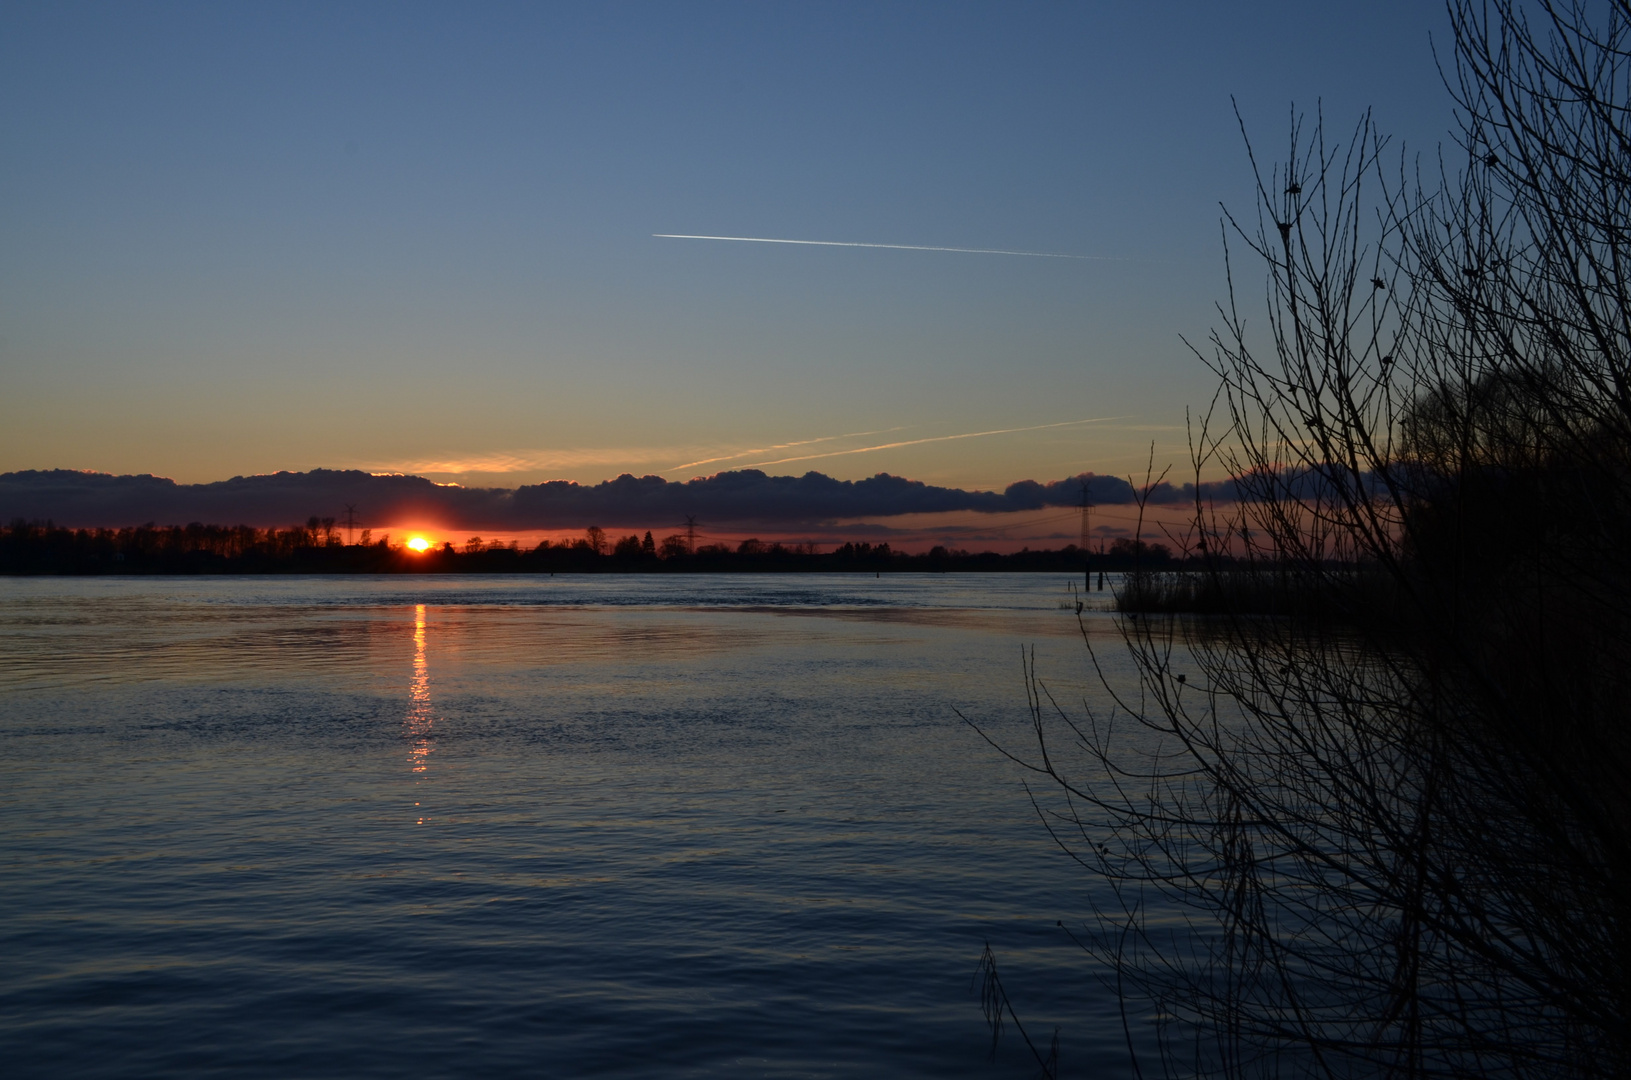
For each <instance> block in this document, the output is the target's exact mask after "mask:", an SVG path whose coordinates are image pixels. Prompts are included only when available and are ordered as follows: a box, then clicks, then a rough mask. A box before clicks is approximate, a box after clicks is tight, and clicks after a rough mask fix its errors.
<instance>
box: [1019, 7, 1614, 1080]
mask: <svg viewBox="0 0 1631 1080" xmlns="http://www.w3.org/2000/svg"><path fill="white" fill-rule="evenodd" d="M1450 15H1451V19H1452V24H1453V29H1454V42H1453V51H1446V52H1445V53H1443V54H1442V56H1441V59H1442V62H1443V64H1444V71H1445V76H1446V81H1447V84H1448V86H1449V88H1450V90H1451V92H1452V95H1453V97H1454V104H1455V107H1456V116H1457V121H1458V138H1457V145H1456V146H1455V147H1453V148H1452V149H1450V150H1447V151H1445V152H1444V154H1443V155H1442V157H1441V158H1440V162H1439V163H1438V164H1437V166H1436V168H1433V169H1432V170H1431V171H1429V168H1428V163H1427V162H1418V161H1416V160H1413V159H1408V158H1405V159H1402V160H1401V159H1400V158H1397V157H1393V156H1390V151H1388V149H1387V146H1386V140H1385V139H1383V138H1382V137H1381V136H1380V135H1379V134H1378V132H1377V131H1376V130H1375V128H1374V127H1373V126H1372V125H1371V123H1370V122H1369V120H1368V118H1367V119H1366V120H1364V121H1363V122H1361V123H1360V124H1359V125H1358V126H1357V128H1356V130H1355V131H1354V133H1353V135H1352V137H1351V138H1349V139H1346V140H1340V141H1328V140H1327V134H1326V131H1325V129H1324V127H1323V125H1322V124H1321V123H1319V122H1318V121H1315V122H1312V123H1310V124H1308V125H1306V126H1302V125H1294V127H1293V130H1292V132H1291V138H1290V140H1289V144H1288V145H1287V147H1286V152H1285V156H1284V157H1283V158H1282V159H1281V161H1280V163H1279V164H1278V165H1274V166H1269V167H1263V168H1260V167H1258V165H1257V164H1256V162H1257V161H1258V160H1259V159H1257V158H1256V157H1255V156H1254V158H1253V162H1254V165H1253V167H1254V169H1256V172H1257V181H1258V206H1257V214H1256V216H1255V220H1253V219H1251V218H1247V217H1230V218H1229V219H1228V226H1229V229H1230V233H1229V235H1230V239H1231V243H1232V246H1233V247H1234V248H1235V249H1236V250H1235V251H1234V252H1232V253H1231V259H1232V261H1231V264H1230V274H1231V292H1230V295H1229V298H1228V300H1227V302H1226V303H1225V304H1223V305H1222V306H1221V307H1220V326H1219V328H1218V329H1217V330H1216V331H1215V332H1214V334H1213V336H1212V338H1211V340H1210V342H1208V343H1207V344H1206V345H1205V346H1202V347H1200V348H1198V349H1197V353H1198V355H1199V356H1200V358H1201V359H1202V360H1203V361H1204V362H1206V363H1208V364H1209V365H1210V366H1211V367H1212V369H1213V370H1214V371H1215V372H1216V373H1217V375H1218V377H1219V383H1220V391H1219V395H1218V398H1217V401H1216V403H1215V406H1214V408H1213V409H1212V410H1211V411H1210V412H1209V413H1205V414H1203V415H1201V416H1199V417H1197V419H1196V422H1195V425H1194V430H1193V446H1194V465H1195V467H1196V469H1197V472H1198V473H1199V472H1200V471H1201V470H1208V471H1214V470H1222V471H1225V472H1227V473H1228V474H1229V475H1231V476H1234V477H1236V478H1237V483H1238V484H1239V485H1240V487H1241V488H1242V489H1243V491H1244V494H1245V497H1244V498H1243V499H1242V501H1240V502H1239V503H1236V504H1233V505H1232V506H1230V507H1221V508H1220V507H1212V506H1208V505H1205V504H1202V503H1197V505H1196V507H1195V516H1194V529H1195V544H1196V546H1197V547H1201V546H1203V545H1204V549H1205V550H1207V551H1210V552H1231V553H1233V555H1234V558H1232V559H1231V560H1229V561H1227V562H1224V561H1223V560H1219V561H1218V562H1216V563H1215V564H1214V565H1213V566H1212V567H1211V569H1210V571H1209V572H1208V573H1207V574H1206V575H1202V576H1200V577H1187V578H1183V579H1176V578H1172V577H1162V576H1158V575H1145V576H1143V577H1142V578H1139V577H1138V576H1137V575H1135V578H1134V581H1135V583H1136V582H1138V581H1142V582H1143V584H1142V585H1137V588H1142V589H1145V593H1146V595H1145V596H1144V597H1143V600H1142V601H1141V600H1140V597H1139V596H1138V595H1137V594H1136V593H1135V594H1133V595H1130V596H1129V597H1128V605H1127V606H1128V607H1129V608H1133V607H1139V606H1141V604H1142V606H1143V609H1144V610H1145V611H1149V610H1151V609H1152V608H1154V609H1159V608H1162V607H1164V608H1165V609H1166V610H1168V611H1179V610H1190V611H1195V610H1200V611H1206V612H1210V613H1211V614H1210V615H1209V616H1208V617H1207V619H1205V620H1204V626H1205V632H1204V633H1195V632H1192V631H1193V630H1194V629H1195V628H1196V626H1197V625H1199V624H1198V623H1196V622H1195V621H1193V620H1192V619H1191V618H1189V617H1186V616H1183V615H1172V616H1170V617H1165V616H1161V617H1151V616H1150V615H1149V614H1142V613H1140V614H1136V615H1135V613H1134V612H1132V611H1131V610H1129V611H1127V613H1126V615H1125V616H1124V618H1123V619H1122V622H1121V625H1122V629H1123V640H1124V644H1125V647H1126V650H1127V654H1126V655H1127V657H1128V659H1129V660H1130V662H1131V664H1132V667H1133V670H1134V671H1135V672H1136V677H1135V678H1133V679H1132V680H1131V681H1130V682H1128V683H1123V682H1120V681H1118V680H1117V679H1116V678H1114V677H1111V676H1110V675H1108V674H1102V673H1105V672H1108V671H1110V670H1111V668H1110V665H1109V664H1107V663H1102V661H1103V660H1105V659H1106V658H1105V657H1104V656H1102V655H1101V654H1095V655H1094V661H1095V663H1096V664H1099V665H1100V671H1101V674H1102V678H1103V680H1104V688H1105V691H1106V697H1105V698H1104V699H1101V701H1102V702H1105V703H1104V704H1101V705H1099V706H1093V705H1092V704H1091V703H1088V702H1083V703H1081V704H1079V705H1074V706H1073V705H1072V704H1071V703H1067V702H1064V701H1056V700H1055V699H1054V698H1053V697H1052V696H1051V695H1050V693H1049V691H1048V688H1047V685H1046V683H1045V681H1044V680H1043V679H1041V678H1039V677H1037V675H1036V673H1035V672H1034V671H1033V672H1031V673H1030V675H1031V686H1032V699H1031V716H1032V721H1033V724H1034V732H1035V739H1036V742H1035V746H1034V747H1033V749H1032V751H1030V752H1028V753H1019V752H1013V754H1012V756H1013V757H1014V759H1015V760H1016V761H1020V762H1021V763H1022V764H1023V765H1024V766H1025V767H1026V768H1028V769H1030V770H1032V771H1033V773H1034V774H1035V776H1036V777H1037V778H1038V779H1039V780H1041V781H1042V783H1041V784H1040V786H1037V785H1033V790H1034V791H1035V793H1036V794H1035V798H1036V803H1037V808H1038V810H1039V812H1040V813H1042V815H1043V817H1044V820H1045V821H1046V822H1047V823H1048V826H1049V828H1050V829H1051V830H1052V831H1053V834H1054V836H1055V837H1056V839H1057V840H1058V841H1059V843H1060V844H1061V845H1062V846H1063V847H1064V848H1065V849H1066V850H1067V851H1069V852H1070V854H1071V855H1072V856H1073V857H1074V858H1076V859H1077V860H1078V861H1079V862H1080V863H1081V864H1082V865H1083V866H1084V867H1085V868H1086V869H1087V870H1089V871H1090V872H1091V873H1093V874H1094V875H1095V876H1097V877H1098V878H1099V879H1100V880H1101V881H1102V882H1103V883H1104V885H1105V888H1104V889H1103V890H1102V891H1100V892H1099V893H1097V894H1096V896H1097V897H1098V901H1097V903H1096V905H1095V906H1094V908H1093V909H1092V911H1091V912H1090V913H1089V915H1088V917H1087V918H1086V919H1085V920H1084V921H1083V922H1082V924H1081V925H1080V927H1079V928H1077V927H1072V928H1069V933H1070V935H1071V938H1072V940H1073V941H1074V942H1075V943H1076V944H1077V945H1079V946H1080V947H1082V948H1083V949H1085V950H1086V951H1087V953H1088V954H1089V955H1090V956H1091V957H1092V958H1093V961H1094V962H1095V963H1097V964H1099V965H1101V967H1100V970H1102V971H1103V972H1104V973H1105V978H1106V980H1107V982H1108V984H1109V985H1111V986H1113V987H1114V988H1115V989H1116V991H1117V992H1118V993H1119V994H1120V995H1121V996H1122V1000H1123V1004H1124V1016H1126V1017H1127V1018H1128V1019H1127V1041H1128V1046H1129V1048H1130V1050H1132V1051H1133V1052H1134V1055H1135V1058H1136V1059H1137V1060H1138V1061H1139V1063H1140V1066H1141V1068H1142V1069H1146V1070H1151V1071H1154V1070H1162V1071H1165V1072H1166V1073H1168V1074H1169V1075H1184V1076H1318V1077H1350V1076H1354V1077H1357V1076H1409V1077H1427V1076H1457V1077H1471V1076H1480V1077H1483V1076H1507V1077H1529V1076H1557V1077H1563V1076H1568V1077H1620V1076H1625V1075H1628V1074H1631V787H1628V785H1627V784H1626V777H1627V775H1631V625H1628V620H1631V571H1628V569H1627V562H1626V552H1627V550H1628V549H1631V4H1628V3H1625V2H1623V0H1616V2H1607V0H1604V2H1584V0H1582V2H1580V3H1567V2H1565V3H1560V4H1551V3H1544V2H1543V3H1539V4H1521V3H1517V2H1516V0H1489V2H1488V3H1486V2H1484V0H1452V2H1451V4H1450ZM1429 178H1431V182H1430V183H1429ZM1242 247H1243V248H1244V249H1245V250H1246V253H1247V255H1248V258H1247V260H1246V264H1249V265H1251V266H1252V267H1254V268H1255V269H1256V270H1257V271H1260V272H1261V273H1262V281H1263V285H1264V292H1263V293H1262V294H1260V295H1261V296H1262V298H1263V301H1264V302H1262V303H1257V304H1252V303H1247V302H1246V299H1245V292H1244V291H1243V290H1241V291H1237V290H1236V288H1235V286H1236V285H1239V284H1240V283H1241V274H1242V266H1243V263H1242V262H1241V261H1240V259H1239V249H1240V248H1242ZM1248 311H1249V312H1250V315H1251V317H1250V318H1248ZM1288 582H1289V583H1291V584H1292V585H1293V586H1294V587H1292V588H1289V589H1287V588H1286V587H1285V583H1288ZM1288 596H1294V597H1300V598H1302V600H1301V602H1299V603H1296V604H1289V605H1287V604H1282V606H1281V607H1280V608H1279V609H1278V610H1277V611H1276V613H1275V614H1274V615H1273V616H1272V617H1264V615H1262V614H1261V610H1262V609H1263V608H1264V607H1272V606H1273V604H1274V603H1275V602H1276V601H1280V600H1284V599H1285V598H1286V597H1288ZM1379 597H1380V598H1381V600H1380V601H1379V600H1378V598H1379ZM1333 616H1335V617H1333ZM1088 644H1089V648H1090V650H1091V649H1092V648H1094V646H1093V644H1092V642H1091V641H1089V642H1088ZM1050 793H1051V794H1050ZM998 952H1000V950H998ZM998 1015H999V1016H1000V1015H1001V1014H1000V1012H999V1013H998ZM1038 1056H1039V1059H1041V1055H1038ZM1043 1066H1044V1071H1049V1072H1051V1071H1053V1067H1054V1063H1053V1062H1052V1061H1051V1060H1045V1061H1043Z"/></svg>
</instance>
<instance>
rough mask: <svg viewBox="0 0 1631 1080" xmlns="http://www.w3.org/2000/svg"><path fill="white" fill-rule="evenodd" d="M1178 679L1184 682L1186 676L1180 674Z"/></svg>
mask: <svg viewBox="0 0 1631 1080" xmlns="http://www.w3.org/2000/svg"><path fill="white" fill-rule="evenodd" d="M1178 681H1179V682H1184V681H1186V680H1185V679H1184V677H1183V676H1182V675H1180V676H1178Z"/></svg>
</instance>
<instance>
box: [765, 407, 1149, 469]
mask: <svg viewBox="0 0 1631 1080" xmlns="http://www.w3.org/2000/svg"><path fill="white" fill-rule="evenodd" d="M1126 418H1127V417H1125V416H1095V417H1093V418H1092V419H1089V420H1061V421H1060V422H1059V423H1057V424H1035V425H1033V426H1031V427H1011V428H995V429H993V430H991V431H969V432H965V433H963V434H961V435H935V436H932V437H931V438H927V439H906V440H904V441H902V442H892V443H880V444H879V445H877V446H863V447H861V448H859V449H857V450H830V451H828V452H827V453H824V454H803V455H801V456H799V457H784V458H776V459H775V460H774V461H755V462H752V463H751V464H747V465H741V466H738V468H742V469H757V468H758V467H760V466H761V465H786V464H787V463H788V462H790V461H814V460H815V459H816V458H827V457H844V456H845V455H848V454H869V453H871V452H872V451H874V450H893V449H895V448H896V447H901V446H918V445H921V444H922V443H932V442H950V441H951V440H953V439H978V438H980V437H981V436H982V435H1010V434H1013V433H1014V432H1016V431H1041V430H1043V429H1044V428H1058V427H1071V426H1072V425H1075V424H1100V423H1103V422H1104V421H1106V420H1125V419H1126Z"/></svg>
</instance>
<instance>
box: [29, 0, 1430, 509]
mask: <svg viewBox="0 0 1631 1080" xmlns="http://www.w3.org/2000/svg"><path fill="white" fill-rule="evenodd" d="M1443 25H1444V18H1443V13H1442V12H1441V10H1440V9H1439V8H1438V7H1437V5H1436V4H1434V3H1432V2H1431V0H1428V2H1421V0H1417V2H1408V3H1405V2H1371V3H1365V4H1335V3H1308V2H1306V0H1304V2H1300V3H1267V2H1261V3H1238V4H1227V3H1174V4H1155V3H1149V4H1128V3H1101V4H1089V3H1070V2H1062V0H1047V2H1039V3H990V4H954V3H946V2H936V3H931V4H887V3H884V4H879V3H866V4H837V3H823V4H771V3H749V4H726V3H708V4H678V3H660V4H642V3H619V4H604V5H600V4H596V5H589V4H572V5H565V4H563V5H544V4H517V5H504V4H480V5H453V4H438V5H430V4H407V3H391V4H384V3H381V4H345V3H327V2H326V3H321V4H297V3H277V4H263V5H258V6H256V5H246V4H196V5H189V4H96V5H84V4H64V3H18V2H10V3H7V4H5V5H0V471H6V470H13V469H27V468H79V469H95V470H101V471H109V472H153V473H157V474H159V475H164V476H170V477H174V478H175V479H177V480H180V481H184V482H192V481H206V480H215V479H222V478H225V477H229V476H232V475H234V474H250V473H263V472H273V471H276V470H280V469H292V470H300V469H307V468H312V467H317V466H325V467H332V468H347V467H359V468H366V469H371V470H374V471H405V472H417V473H421V474H424V475H429V476H432V477H433V478H435V479H439V480H444V481H446V480H458V481H460V482H465V483H472V484H500V485H504V486H514V485H516V484H520V483H531V482H536V481H538V480H542V479H554V478H566V479H574V480H579V481H590V482H592V481H597V480H600V479H603V478H605V477H609V476H613V475H616V474H617V473H620V472H625V471H628V472H634V473H648V472H656V473H662V474H664V475H666V476H668V477H670V478H671V479H683V478H685V477H686V476H690V475H698V474H704V473H709V472H714V471H718V470H719V469H723V468H729V467H734V466H745V465H750V464H760V463H764V462H777V463H776V464H773V465H772V464H764V465H760V467H763V468H765V469H766V471H768V472H772V473H802V472H804V471H806V470H808V469H818V470H820V471H822V472H826V473H828V474H830V475H834V476H838V477H841V478H853V477H861V476H867V475H871V474H873V473H876V472H879V471H885V470H886V471H889V472H894V473H897V474H902V475H907V476H911V477H913V478H916V479H922V480H927V481H930V482H932V483H937V484H949V485H955V486H963V487H985V488H991V487H999V488H1000V487H1001V486H1003V485H1005V484H1007V483H1009V482H1011V481H1014V480H1018V479H1023V478H1037V479H1044V480H1046V479H1053V478H1057V477H1062V476H1067V475H1071V474H1074V473H1076V472H1079V471H1082V470H1087V469H1091V470H1094V471H1097V472H1111V473H1120V474H1124V475H1125V474H1126V473H1128V472H1130V471H1135V470H1136V471H1138V472H1142V468H1143V463H1144V460H1145V457H1146V455H1147V453H1148V445H1149V443H1150V441H1151V440H1152V439H1153V440H1155V441H1156V443H1157V447H1158V454H1159V455H1160V457H1161V460H1163V461H1178V462H1182V461H1183V460H1185V459H1186V454H1185V450H1184V446H1185V441H1184V435H1183V430H1182V425H1183V422H1184V408H1185V406H1186V405H1196V404H1204V402H1205V401H1206V400H1207V398H1209V396H1210V394H1211V389H1212V383H1211V380H1210V378H1209V377H1208V376H1207V374H1206V373H1205V371H1204V369H1203V368H1201V366H1200V365H1199V364H1198V363H1197V362H1196V361H1195V359H1194V358H1193V357H1192V356H1191V355H1190V354H1189V353H1188V352H1187V350H1186V349H1185V348H1184V346H1183V344H1182V342H1181V341H1180V335H1188V336H1190V337H1191V338H1195V339H1198V338H1200V337H1202V336H1204V334H1205V331H1206V329H1207V327H1208V326H1209V325H1210V323H1211V321H1212V304H1213V302H1214V301H1215V300H1216V299H1217V298H1219V297H1220V296H1221V295H1222V260H1221V241H1220V235H1219V227H1218V218H1219V209H1218V204H1219V202H1220V201H1223V202H1227V203H1229V204H1230V205H1232V206H1239V207H1241V208H1243V209H1248V210H1249V209H1250V206H1251V194H1250V188H1249V181H1250V175H1249V172H1248V170H1247V164H1246V160H1245V155H1244V152H1243V150H1242V146H1241V142H1240V137H1239V133H1238V131H1237V129H1236V127H1235V122H1234V119H1233V115H1232V112H1231V106H1230V95H1231V94H1233V95H1235V96H1236V97H1237V98H1238V99H1239V102H1240V106H1241V109H1242V112H1243V113H1244V115H1245V117H1246V120H1247V123H1248V125H1249V127H1250V130H1251V131H1252V133H1253V135H1254V137H1255V138H1256V139H1257V140H1258V142H1259V144H1260V145H1261V146H1262V147H1264V148H1265V149H1266V150H1267V151H1268V152H1269V154H1270V155H1272V150H1273V149H1274V148H1277V147H1279V146H1280V145H1282V144H1283V142H1284V134H1285V131H1286V120H1287V117H1288V115H1289V110H1290V108H1291V106H1292V103H1293V102H1295V103H1296V104H1297V105H1298V106H1299V107H1303V108H1306V109H1308V110H1312V109H1313V108H1315V107H1316V106H1317V105H1318V104H1320V103H1321V102H1323V107H1324V110H1325V114H1326V116H1327V117H1328V118H1329V119H1330V121H1331V122H1332V123H1334V124H1335V126H1336V127H1338V128H1340V129H1342V130H1343V131H1346V130H1347V129H1349V128H1350V127H1351V125H1352V123H1353V122H1354V120H1355V119H1356V118H1357V117H1358V115H1359V113H1360V111H1361V110H1362V109H1364V108H1366V107H1371V108H1373V109H1374V111H1375V116H1376V119H1377V121H1378V123H1379V124H1380V126H1381V127H1382V129H1383V130H1384V131H1387V132H1390V133H1392V135H1393V136H1394V137H1395V138H1396V140H1400V141H1402V142H1403V143H1405V144H1406V145H1407V146H1408V147H1410V148H1416V149H1420V150H1422V151H1424V152H1426V153H1429V154H1431V153H1432V152H1433V150H1434V148H1435V147H1436V145H1437V144H1438V143H1439V142H1441V141H1443V140H1444V139H1445V136H1446V132H1447V131H1448V129H1449V127H1450V123H1451V113H1450V108H1449V103H1448V100H1447V97H1446V94H1445V91H1444V90H1443V87H1442V85H1441V83H1440V81H1439V76H1438V73H1437V71H1436V69H1435V67H1434V61H1433V55H1432V49H1431V45H1430V42H1429V38H1430V35H1431V36H1432V37H1434V38H1436V39H1437V40H1438V41H1439V42H1440V43H1441V45H1442V42H1443V41H1444V30H1443ZM653 233H701V234H711V235H731V236H755V237H782V238H795V239H809V240H835V241H859V242H866V243H887V244H915V245H930V246H955V247H978V248H1003V249H1019V250H1029V251H1042V252H1059V253H1069V254H1077V255H1091V256H1101V257H1102V258H1096V259H1091V260H1065V259H1043V258H1025V257H1015V256H1003V255H974V254H957V253H947V252H925V251H900V250H886V249H874V248H834V247H808V246H791V245H769V244H743V243H719V242H709V241H696V240H672V239H657V238H654V237H653V236H652V234H653ZM1259 285H1260V277H1259V276H1256V275H1253V276H1252V277H1251V278H1250V280H1249V281H1248V282H1247V286H1248V288H1249V289H1251V290H1255V289H1257V288H1258V287H1259ZM1089 418H1114V419H1107V420H1103V421H1101V422H1099V423H1094V424H1070V423H1068V422H1070V421H1079V420H1084V419H1089ZM1039 425H1064V426H1050V427H1040V428H1039V427H1038V426H1039ZM1015 428H1037V430H1030V431H1008V432H1007V433H1006V434H994V435H982V436H979V437H973V438H961V439H943V438H941V437H943V436H948V435H962V434H967V433H971V432H985V431H997V430H1004V429H1015ZM862 433H866V434H862ZM832 436H843V437H842V438H833V439H830V440H829V441H825V442H817V443H811V442H808V441H809V440H816V439H827V438H829V437H832ZM931 439H932V440H938V441H921V440H931ZM793 443H807V445H802V446H787V445H785V444H793ZM887 443H903V444H909V445H900V446H895V447H893V448H891V449H882V450H869V451H866V452H862V453H847V454H842V455H838V456H823V457H812V456H809V455H815V454H824V453H827V452H829V451H839V450H856V449H860V448H865V447H872V446H879V445H882V444H887ZM799 458H802V459H803V460H784V459H799ZM704 459H717V460H711V461H704ZM696 462H703V463H702V464H694V463H696Z"/></svg>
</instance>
